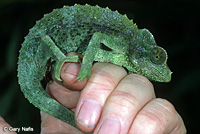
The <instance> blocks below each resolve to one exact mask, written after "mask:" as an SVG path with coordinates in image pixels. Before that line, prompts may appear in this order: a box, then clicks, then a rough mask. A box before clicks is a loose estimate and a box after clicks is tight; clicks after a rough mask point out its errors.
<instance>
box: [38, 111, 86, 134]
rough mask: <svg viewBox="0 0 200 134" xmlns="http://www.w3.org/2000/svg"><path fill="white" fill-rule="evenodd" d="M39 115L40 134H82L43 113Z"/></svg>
mask: <svg viewBox="0 0 200 134" xmlns="http://www.w3.org/2000/svg"><path fill="white" fill-rule="evenodd" d="M40 114H41V134H50V133H51V134H59V133H60V134H61V133H62V134H83V133H82V132H80V131H79V130H78V129H76V128H74V127H72V126H71V125H69V124H67V123H65V122H63V121H61V120H59V119H57V118H55V117H53V116H51V115H49V114H47V113H45V112H43V111H40Z"/></svg>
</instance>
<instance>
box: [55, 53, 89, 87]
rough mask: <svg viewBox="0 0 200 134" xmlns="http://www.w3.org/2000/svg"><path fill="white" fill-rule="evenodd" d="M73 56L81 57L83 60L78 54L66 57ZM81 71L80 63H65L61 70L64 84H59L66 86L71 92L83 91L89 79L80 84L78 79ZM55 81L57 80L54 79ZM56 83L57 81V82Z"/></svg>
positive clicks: (70, 54)
mask: <svg viewBox="0 0 200 134" xmlns="http://www.w3.org/2000/svg"><path fill="white" fill-rule="evenodd" d="M72 55H79V57H80V58H81V57H82V55H80V54H77V53H68V54H67V55H66V56H72ZM80 69H81V64H80V63H73V62H67V63H65V64H64V65H63V66H62V68H61V72H60V75H61V79H62V82H58V81H57V82H58V83H60V84H62V85H64V86H65V87H66V88H68V89H70V90H82V89H83V87H84V86H85V84H86V82H87V79H84V80H83V81H81V82H78V80H77V79H76V78H77V76H78V74H79V72H80ZM53 79H54V80H55V78H53ZM55 81H56V80H55Z"/></svg>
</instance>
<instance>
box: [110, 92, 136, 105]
mask: <svg viewBox="0 0 200 134" xmlns="http://www.w3.org/2000/svg"><path fill="white" fill-rule="evenodd" d="M111 102H113V103H115V104H117V105H119V106H121V107H123V108H125V109H130V108H133V107H134V108H135V107H137V106H138V103H137V102H138V99H137V97H136V96H134V95H132V94H130V93H129V92H126V91H121V90H117V91H115V92H113V94H112V96H111Z"/></svg>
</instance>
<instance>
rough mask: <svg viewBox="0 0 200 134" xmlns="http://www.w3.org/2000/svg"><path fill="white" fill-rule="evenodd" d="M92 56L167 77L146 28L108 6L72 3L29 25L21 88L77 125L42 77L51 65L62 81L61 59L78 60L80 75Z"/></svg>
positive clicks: (31, 98) (41, 105)
mask: <svg viewBox="0 0 200 134" xmlns="http://www.w3.org/2000/svg"><path fill="white" fill-rule="evenodd" d="M69 52H76V53H80V54H82V55H84V57H83V60H82V61H81V60H80V58H79V56H77V55H74V56H65V54H66V53H69ZM94 61H98V62H109V63H113V64H116V65H119V66H123V67H124V68H126V69H127V71H128V72H129V73H137V74H140V75H143V76H146V77H147V78H148V79H150V80H154V81H158V82H169V81H170V80H171V73H172V72H171V71H170V69H169V68H168V66H167V64H166V62H167V53H166V51H165V50H164V49H163V48H161V47H159V46H157V45H156V42H155V40H154V37H153V35H152V34H151V33H150V32H149V31H148V30H147V29H138V27H137V25H136V24H134V23H133V21H132V20H129V19H128V18H127V16H126V15H121V14H119V13H118V12H117V11H115V12H113V11H111V10H110V9H109V8H101V7H99V6H90V5H87V4H86V5H77V4H75V5H74V6H64V7H63V8H60V9H55V10H53V11H52V12H51V13H49V14H46V15H44V17H43V18H42V19H41V20H39V21H37V22H36V24H35V26H34V27H33V28H32V29H30V31H29V33H28V35H27V36H26V37H25V40H24V42H23V43H22V48H21V50H20V55H19V61H18V78H19V84H20V87H21V90H22V92H23V93H24V95H25V97H26V98H27V99H28V100H29V101H30V103H32V104H33V105H35V106H36V107H38V108H39V109H40V110H43V111H45V112H46V113H48V114H50V115H52V116H54V117H56V118H58V119H60V120H63V121H65V122H66V123H69V124H70V125H72V126H74V127H76V125H75V121H74V114H73V113H72V112H71V111H70V110H68V109H67V108H66V107H64V106H62V105H61V104H60V103H58V102H57V101H56V100H54V99H53V98H51V97H50V96H49V95H48V94H47V92H46V91H45V90H44V88H43V85H42V81H43V80H44V78H45V76H46V73H47V72H48V71H50V70H51V68H53V70H54V74H53V75H54V77H55V79H57V80H59V81H62V79H61V78H60V70H61V67H62V65H63V64H64V63H65V62H82V66H81V70H80V73H79V75H78V77H77V79H78V80H79V81H82V80H83V79H85V78H89V77H90V74H91V70H92V65H93V62H94ZM76 128H77V127H76Z"/></svg>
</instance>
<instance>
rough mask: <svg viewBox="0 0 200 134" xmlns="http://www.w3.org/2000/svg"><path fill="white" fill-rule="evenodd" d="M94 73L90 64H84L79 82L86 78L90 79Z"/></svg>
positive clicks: (79, 75)
mask: <svg viewBox="0 0 200 134" xmlns="http://www.w3.org/2000/svg"><path fill="white" fill-rule="evenodd" d="M91 72H92V65H90V64H82V67H81V71H80V72H79V74H78V77H77V78H76V79H78V81H79V82H80V81H82V80H84V79H85V78H87V79H89V78H90V75H91Z"/></svg>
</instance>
